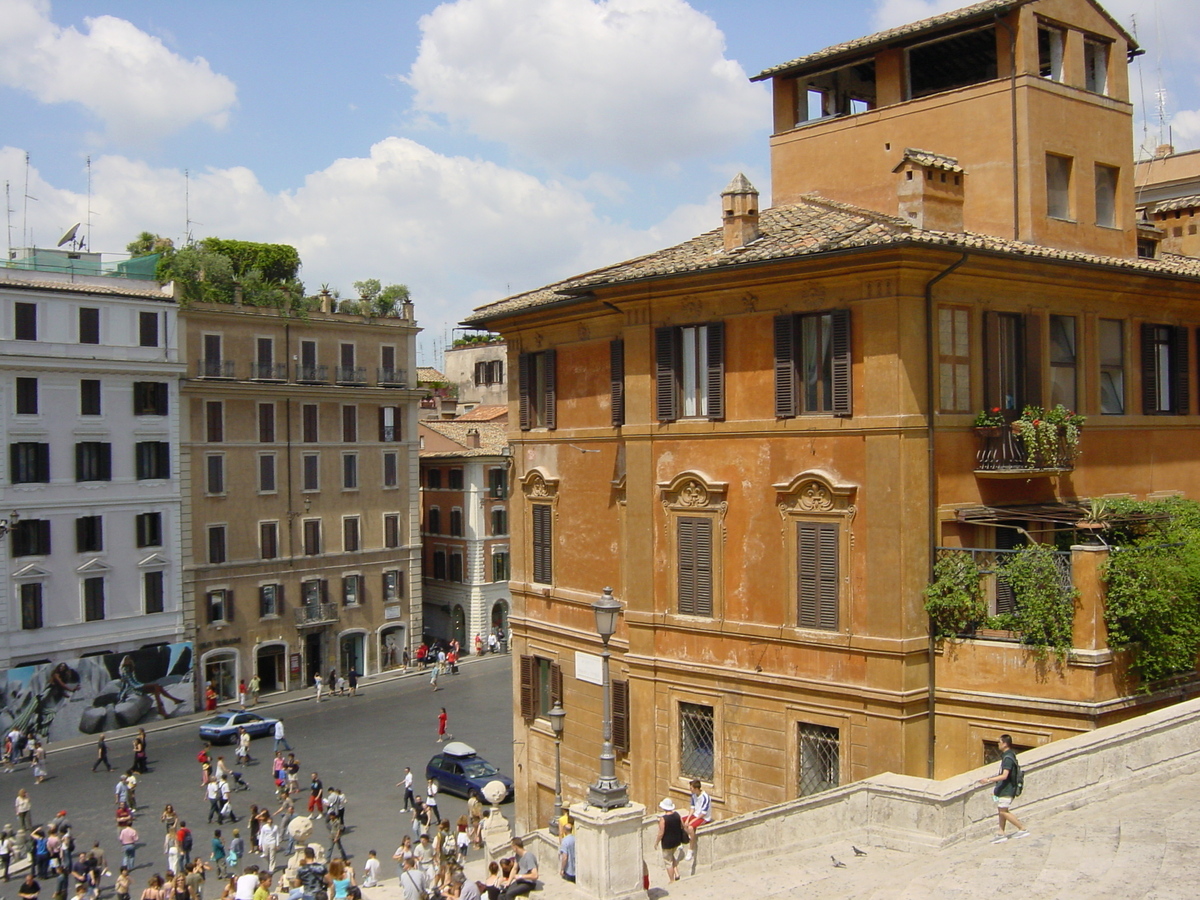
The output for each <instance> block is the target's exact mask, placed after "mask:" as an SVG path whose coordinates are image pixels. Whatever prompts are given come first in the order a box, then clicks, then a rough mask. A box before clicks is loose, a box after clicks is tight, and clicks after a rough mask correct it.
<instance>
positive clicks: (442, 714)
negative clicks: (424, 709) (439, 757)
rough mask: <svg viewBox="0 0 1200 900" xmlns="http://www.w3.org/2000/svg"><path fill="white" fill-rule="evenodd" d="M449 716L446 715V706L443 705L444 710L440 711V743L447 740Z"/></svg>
mask: <svg viewBox="0 0 1200 900" xmlns="http://www.w3.org/2000/svg"><path fill="white" fill-rule="evenodd" d="M447 718H448V717H447V715H446V707H444V706H443V707H442V711H441V712H440V713H438V743H441V742H443V741H445V740H446V738H447V734H446V719H447Z"/></svg>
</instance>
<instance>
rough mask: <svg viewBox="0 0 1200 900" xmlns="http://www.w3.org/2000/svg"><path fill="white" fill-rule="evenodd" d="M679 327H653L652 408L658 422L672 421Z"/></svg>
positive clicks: (677, 362)
mask: <svg viewBox="0 0 1200 900" xmlns="http://www.w3.org/2000/svg"><path fill="white" fill-rule="evenodd" d="M678 372H679V329H677V328H675V327H673V326H667V327H665V328H656V329H654V410H655V417H656V418H657V419H658V421H660V422H674V421H675V420H676V419H677V418H679V414H678V412H677V408H678V402H677V397H678V394H679V386H678V383H677V378H678Z"/></svg>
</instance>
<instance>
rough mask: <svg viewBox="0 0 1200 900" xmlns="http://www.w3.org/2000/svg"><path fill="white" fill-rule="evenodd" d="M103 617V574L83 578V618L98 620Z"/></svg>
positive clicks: (89, 620) (91, 620) (87, 620)
mask: <svg viewBox="0 0 1200 900" xmlns="http://www.w3.org/2000/svg"><path fill="white" fill-rule="evenodd" d="M103 618H104V576H102V575H99V576H96V577H93V578H85V579H83V620H84V621H85V622H99V621H100V620H102V619H103Z"/></svg>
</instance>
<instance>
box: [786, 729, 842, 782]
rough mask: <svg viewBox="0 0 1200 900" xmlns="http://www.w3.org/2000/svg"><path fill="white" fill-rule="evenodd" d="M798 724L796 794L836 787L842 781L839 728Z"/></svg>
mask: <svg viewBox="0 0 1200 900" xmlns="http://www.w3.org/2000/svg"><path fill="white" fill-rule="evenodd" d="M797 727H798V729H799V746H800V754H799V764H798V766H799V771H798V772H797V773H796V775H797V780H796V785H797V788H796V790H797V795H798V796H800V797H808V796H809V795H811V794H819V793H820V792H821V791H827V790H829V789H830V788H835V787H837V786H838V784H839V783H840V781H841V777H840V774H839V772H840V762H839V760H840V750H839V748H840V746H841V740H840V737H839V733H838V729H836V728H828V727H826V726H824V725H809V724H807V723H805V722H801V723H800V724H799V725H798V726H797Z"/></svg>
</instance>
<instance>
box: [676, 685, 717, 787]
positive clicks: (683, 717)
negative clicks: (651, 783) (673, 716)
mask: <svg viewBox="0 0 1200 900" xmlns="http://www.w3.org/2000/svg"><path fill="white" fill-rule="evenodd" d="M713 732H714V726H713V708H712V707H711V706H701V705H700V704H698V703H680V704H679V769H680V774H681V775H684V776H686V777H688V778H699V779H700V780H701V781H712V779H713V763H714V759H715V754H714V743H713V741H714V734H713Z"/></svg>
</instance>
